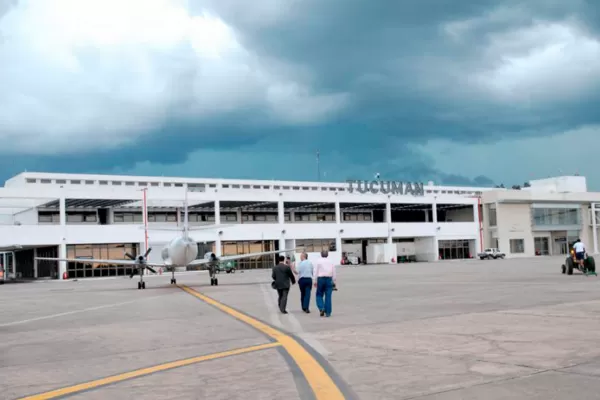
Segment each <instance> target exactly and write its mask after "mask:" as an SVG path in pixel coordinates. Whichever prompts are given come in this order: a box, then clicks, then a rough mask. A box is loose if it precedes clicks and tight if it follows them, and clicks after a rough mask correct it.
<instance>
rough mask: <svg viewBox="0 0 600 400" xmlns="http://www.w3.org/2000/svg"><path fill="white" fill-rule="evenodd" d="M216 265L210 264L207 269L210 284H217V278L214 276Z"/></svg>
mask: <svg viewBox="0 0 600 400" xmlns="http://www.w3.org/2000/svg"><path fill="white" fill-rule="evenodd" d="M216 272H217V269H216V266H214V265H213V266H211V267H210V269H209V274H210V286H218V285H219V280H218V279H217V278H216V276H215V275H216Z"/></svg>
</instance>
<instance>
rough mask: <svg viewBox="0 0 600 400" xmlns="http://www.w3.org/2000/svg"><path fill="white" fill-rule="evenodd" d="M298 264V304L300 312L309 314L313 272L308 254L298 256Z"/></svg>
mask: <svg viewBox="0 0 600 400" xmlns="http://www.w3.org/2000/svg"><path fill="white" fill-rule="evenodd" d="M300 260H301V261H300V264H298V268H297V274H298V287H299V288H300V304H301V305H302V311H304V312H305V313H307V314H309V313H310V309H309V308H310V293H311V290H312V284H313V280H312V277H313V270H314V267H313V265H312V263H311V262H310V261H309V260H308V254H306V252H302V254H300Z"/></svg>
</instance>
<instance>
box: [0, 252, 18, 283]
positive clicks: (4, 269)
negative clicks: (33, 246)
mask: <svg viewBox="0 0 600 400" xmlns="http://www.w3.org/2000/svg"><path fill="white" fill-rule="evenodd" d="M14 278H15V256H14V253H13V252H12V251H9V252H0V280H5V281H7V280H9V279H14Z"/></svg>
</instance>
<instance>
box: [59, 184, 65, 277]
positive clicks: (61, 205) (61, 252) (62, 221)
mask: <svg viewBox="0 0 600 400" xmlns="http://www.w3.org/2000/svg"><path fill="white" fill-rule="evenodd" d="M66 203H67V202H66V199H65V195H64V194H62V193H61V195H60V199H59V201H58V204H59V206H58V208H59V212H60V227H61V229H60V231H61V237H60V244H59V246H58V258H66V257H67V205H66ZM66 270H67V262H66V261H59V262H58V279H63V274H64V273H65V272H66Z"/></svg>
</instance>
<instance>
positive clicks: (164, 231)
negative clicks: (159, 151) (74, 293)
mask: <svg viewBox="0 0 600 400" xmlns="http://www.w3.org/2000/svg"><path fill="white" fill-rule="evenodd" d="M530 184H531V187H530V188H526V189H524V190H507V189H492V188H478V187H449V186H436V185H433V183H432V182H429V183H427V184H419V183H410V182H409V183H406V182H387V181H369V182H366V183H365V182H363V183H361V184H359V183H354V184H352V186H351V185H350V184H349V183H348V182H343V183H318V182H295V181H289V182H288V181H259V180H228V179H193V178H170V177H141V176H115V175H87V174H85V175H84V174H53V173H29V172H26V173H22V174H19V175H17V176H15V177H13V178H11V179H9V180H8V181H6V183H5V185H4V187H3V188H0V217H1V223H0V230H1V233H2V234H1V235H0V263H1V264H2V266H3V269H4V271H5V274H4V278H5V279H14V278H23V279H36V278H38V279H43V278H46V279H48V278H58V279H62V278H64V277H65V272H66V276H67V277H68V278H92V277H104V276H117V275H127V274H129V272H130V271H129V270H128V269H127V268H125V267H116V266H105V265H91V264H89V263H88V264H86V263H85V258H92V257H93V258H112V259H115V258H118V259H122V258H124V252H125V251H128V252H130V253H140V252H143V248H144V246H145V238H144V229H143V215H142V214H143V205H142V204H143V202H142V199H143V190H144V189H147V190H146V196H147V206H148V207H147V210H148V220H149V232H148V234H149V238H148V242H149V246H151V247H152V248H153V252H152V253H151V254H150V257H149V261H151V262H160V261H161V259H160V250H161V248H162V246H164V245H165V244H166V243H167V242H168V241H169V240H170V239H172V238H173V237H175V236H176V235H178V234H180V233H178V232H177V229H183V218H184V212H183V210H184V198H185V195H186V191H187V198H188V212H189V225H190V227H191V228H192V231H191V232H190V236H192V238H193V239H195V240H196V241H197V242H198V246H199V252H198V253H199V257H201V256H203V255H204V254H205V253H206V252H207V251H213V252H215V254H216V255H217V256H225V255H235V254H242V253H251V252H260V251H270V250H278V249H281V248H290V247H295V248H299V251H301V250H305V251H307V252H308V253H309V257H316V256H317V255H318V253H319V252H320V251H321V250H324V249H325V250H329V253H330V257H332V258H333V259H334V260H335V261H336V262H337V263H340V262H341V260H342V257H343V255H347V256H349V257H348V259H349V260H351V261H354V262H356V261H357V260H358V261H359V262H361V263H367V264H371V263H397V262H404V261H417V262H418V261H438V260H446V259H467V258H473V257H475V256H476V254H477V253H478V252H480V251H481V250H482V249H483V248H486V247H498V248H500V250H501V251H504V252H505V253H506V254H507V256H508V257H518V256H534V255H536V254H538V255H557V254H564V253H566V252H567V243H569V242H571V241H572V240H574V238H576V237H581V238H582V239H583V240H584V242H585V243H586V244H588V247H589V248H590V250H593V252H594V253H597V246H598V245H597V235H596V234H594V232H596V228H597V223H598V221H599V219H598V217H596V219H593V218H591V215H592V211H591V209H592V208H595V207H596V206H595V202H596V201H598V202H599V203H600V193H589V192H587V187H586V183H585V178H584V177H561V178H551V179H546V180H538V181H531V182H530ZM382 192H384V193H382ZM594 212H595V211H594ZM214 224H216V225H220V226H219V227H218V228H208V227H207V226H209V225H214ZM200 226H205V227H204V228H205V229H201V230H195V229H194V228H198V227H200ZM35 256H40V257H42V256H45V257H64V256H67V257H70V258H71V257H74V258H81V259H82V262H81V263H56V262H51V261H35V260H34V257H35ZM297 257H298V254H296V258H297ZM273 263H274V257H273V256H263V257H258V258H255V259H244V260H241V261H239V262H238V265H237V267H238V268H270V267H271V266H272V265H273Z"/></svg>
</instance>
